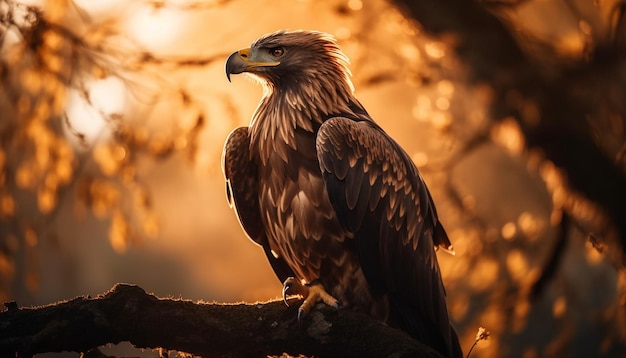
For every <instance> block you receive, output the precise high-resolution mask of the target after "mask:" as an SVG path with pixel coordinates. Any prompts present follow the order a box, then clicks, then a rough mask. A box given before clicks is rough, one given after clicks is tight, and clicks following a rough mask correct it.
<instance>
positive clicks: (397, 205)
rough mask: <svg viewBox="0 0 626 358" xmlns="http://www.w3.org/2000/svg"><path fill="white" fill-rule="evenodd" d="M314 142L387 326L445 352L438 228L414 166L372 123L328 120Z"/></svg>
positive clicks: (447, 337) (335, 203) (448, 339)
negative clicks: (382, 300)
mask: <svg viewBox="0 0 626 358" xmlns="http://www.w3.org/2000/svg"><path fill="white" fill-rule="evenodd" d="M316 146H317V154H318V159H319V163H320V168H321V170H322V173H323V177H324V181H325V183H326V188H327V191H328V193H329V198H330V201H331V204H332V205H333V208H334V209H335V211H336V212H337V216H338V218H339V220H340V222H341V223H342V225H343V226H344V227H345V228H346V229H347V230H349V231H350V232H351V233H352V234H353V236H354V240H355V241H354V242H355V247H356V249H357V253H358V255H359V258H360V261H361V267H362V269H363V272H364V273H365V275H366V278H367V280H368V283H369V284H370V285H371V286H372V289H373V290H375V291H378V292H385V293H388V295H389V298H390V309H391V312H390V319H391V320H392V321H395V322H392V323H395V324H396V325H399V326H402V328H404V329H405V330H407V331H408V332H409V333H411V334H412V335H414V336H417V337H421V338H422V339H423V340H424V341H427V342H428V341H429V342H430V343H431V344H433V345H435V346H439V347H440V348H441V349H443V351H444V352H451V351H452V348H451V344H452V343H451V334H452V333H451V328H450V323H449V318H448V313H447V309H446V303H445V292H444V288H443V284H442V281H441V274H440V272H439V266H438V264H437V257H436V255H435V251H434V245H435V244H440V243H441V242H442V241H444V240H443V239H440V238H438V237H436V236H435V235H441V234H442V233H443V234H444V235H445V231H444V230H443V227H442V226H441V224H440V223H439V221H438V219H437V216H436V212H435V211H434V210H435V209H434V205H433V203H432V200H431V198H430V194H429V193H428V189H427V188H426V186H425V184H424V183H423V181H422V179H421V177H420V176H419V173H418V172H417V168H416V167H415V165H414V164H413V162H412V161H411V160H410V158H409V157H408V155H407V154H406V153H405V152H404V150H402V149H401V148H400V146H399V145H398V144H397V143H396V142H394V141H393V140H392V139H391V138H390V137H389V136H388V135H387V134H386V133H385V132H384V131H383V130H382V129H381V128H380V127H378V126H377V125H376V124H375V123H374V122H373V121H355V120H352V119H349V118H344V117H334V118H331V119H329V120H327V121H326V122H324V124H322V126H321V127H320V129H319V132H318V135H317V143H316ZM445 241H447V237H445ZM448 243H449V241H448ZM433 332H438V334H437V333H433Z"/></svg>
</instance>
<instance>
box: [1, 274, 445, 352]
mask: <svg viewBox="0 0 626 358" xmlns="http://www.w3.org/2000/svg"><path fill="white" fill-rule="evenodd" d="M290 302H291V303H296V301H295V300H291V301H290ZM297 306H298V305H297V304H292V305H291V306H290V307H289V308H287V307H285V305H284V304H283V303H282V302H281V301H271V302H267V303H262V304H261V303H259V304H243V303H241V304H205V303H194V302H191V301H187V300H181V299H159V298H157V297H155V296H153V295H150V294H147V293H146V292H145V291H144V290H143V289H142V288H140V287H138V286H134V285H126V284H117V285H116V286H114V287H113V288H112V289H111V290H110V291H109V292H107V293H106V294H104V295H101V296H98V297H96V298H90V297H77V298H75V299H73V300H70V301H65V302H59V303H55V304H51V305H48V306H44V307H38V308H18V307H17V305H16V304H15V303H12V304H5V307H6V310H5V311H3V312H1V313H0V352H4V353H1V354H0V355H2V356H7V357H8V356H11V357H16V356H18V357H30V356H32V355H33V354H36V353H44V352H61V351H76V352H85V351H88V350H90V349H93V348H96V347H98V346H101V345H104V344H108V343H114V344H115V343H119V342H122V341H129V342H130V343H132V344H133V345H134V346H135V347H137V348H159V347H161V348H165V349H169V350H178V351H184V352H188V353H193V354H196V355H201V356H204V357H214V356H224V355H228V356H235V357H239V356H256V357H261V356H267V355H280V354H282V353H284V352H287V353H290V354H305V355H315V356H317V357H324V356H359V357H368V356H370V357H388V356H393V357H409V356H410V357H440V355H438V354H437V353H436V352H435V351H433V350H432V349H431V348H429V347H427V346H424V345H422V344H420V343H418V342H416V341H415V340H413V339H412V338H410V337H409V336H408V335H406V334H404V333H403V332H400V331H398V330H395V329H393V328H390V327H388V326H386V325H384V324H383V323H381V322H378V321H376V320H374V319H373V318H371V317H369V316H367V315H364V314H360V313H356V312H352V311H350V310H339V311H336V310H334V309H332V308H330V307H327V306H322V305H319V306H318V307H316V308H315V309H314V310H313V312H311V314H310V315H309V316H308V317H307V318H305V320H304V323H303V324H302V326H301V327H299V326H298V323H297V320H296V316H297V313H296V312H297Z"/></svg>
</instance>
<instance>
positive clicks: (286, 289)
mask: <svg viewBox="0 0 626 358" xmlns="http://www.w3.org/2000/svg"><path fill="white" fill-rule="evenodd" d="M290 288H291V284H288V283H287V282H286V281H285V285H284V286H283V302H285V306H287V307H289V302H287V291H289V289H290Z"/></svg>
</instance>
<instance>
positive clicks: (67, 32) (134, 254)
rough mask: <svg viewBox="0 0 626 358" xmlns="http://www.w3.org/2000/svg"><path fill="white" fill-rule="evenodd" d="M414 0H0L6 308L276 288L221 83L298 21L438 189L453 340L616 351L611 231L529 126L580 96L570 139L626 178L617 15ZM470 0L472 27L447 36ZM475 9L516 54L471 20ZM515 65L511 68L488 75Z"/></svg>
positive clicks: (489, 347)
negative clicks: (239, 209)
mask: <svg viewBox="0 0 626 358" xmlns="http://www.w3.org/2000/svg"><path fill="white" fill-rule="evenodd" d="M422 3H423V4H427V5H428V6H426V5H424V7H423V8H420V9H417V10H419V11H418V12H417V14H418V15H417V16H416V12H415V11H416V9H415V8H410V6H408V7H406V6H405V4H403V2H402V1H397V2H395V3H390V2H386V1H378V0H372V1H362V0H347V1H346V0H332V1H312V0H300V1H286V0H285V1H243V0H239V1H238V0H215V1H182V0H181V1H168V0H160V1H151V0H134V1H122V0H80V1H79V0H75V1H71V0H47V1H46V0H41V1H11V0H0V14H1V16H0V46H1V47H0V81H1V83H2V85H1V86H0V298H1V299H2V301H5V302H6V301H10V300H16V301H17V303H18V304H19V305H20V306H31V305H44V304H48V303H52V302H55V301H58V300H66V299H71V298H73V297H75V296H79V295H87V294H89V295H92V296H95V295H98V294H101V293H104V292H106V291H107V290H108V289H110V288H111V287H112V286H113V285H114V284H115V283H118V282H125V283H133V284H137V285H139V286H141V287H142V288H144V289H145V290H146V291H148V292H152V293H154V294H156V295H157V296H161V297H181V298H185V299H191V300H203V301H217V302H239V301H246V302H255V301H265V300H269V299H274V298H276V297H278V296H279V295H280V292H281V284H280V282H278V280H277V279H276V277H275V276H274V274H273V272H272V271H271V268H270V267H269V265H268V263H267V262H266V259H265V257H264V255H263V253H262V251H261V250H260V249H259V248H258V247H257V246H255V245H254V244H253V243H252V242H250V241H249V240H248V239H247V238H246V237H245V235H244V233H243V231H242V229H241V228H240V226H239V224H238V222H237V220H236V217H235V214H234V212H233V211H232V210H231V209H230V208H229V207H228V205H227V202H226V196H225V184H224V180H223V176H222V173H221V168H220V159H221V150H222V145H223V142H224V140H225V138H226V136H227V135H228V133H229V132H230V131H231V130H232V129H234V128H236V127H238V126H244V125H247V124H248V123H249V119H250V117H251V115H252V112H253V111H254V109H255V107H256V104H257V103H258V101H259V99H260V96H261V94H262V90H261V88H260V87H259V86H257V85H256V84H254V83H253V82H252V81H249V80H248V79H247V78H246V77H245V76H235V77H234V78H233V82H232V83H228V81H227V80H226V77H225V75H224V63H225V60H226V58H227V56H228V55H229V54H230V53H232V52H233V51H235V50H238V49H241V48H244V47H248V46H249V45H250V43H251V42H252V41H253V40H254V39H256V38H258V37H259V36H261V35H263V34H265V33H268V32H273V31H275V30H278V29H291V30H295V29H312V30H319V31H324V32H328V33H330V34H332V35H334V36H335V37H336V38H337V40H338V42H339V44H340V46H341V48H342V49H343V50H344V52H345V53H346V54H347V55H348V57H349V58H350V60H351V69H352V73H353V81H354V84H355V87H356V95H357V97H358V98H359V99H360V100H361V102H362V103H363V104H364V105H365V107H366V108H367V109H368V111H369V112H370V114H371V115H372V117H373V118H374V119H375V120H376V121H377V122H378V123H379V124H381V126H382V127H383V128H384V129H385V130H386V131H387V132H388V133H389V134H390V135H391V136H392V137H393V138H395V139H396V140H397V141H398V142H399V143H400V144H401V145H402V146H403V147H404V148H405V149H406V150H407V152H408V153H410V154H411V155H412V158H413V160H414V161H415V163H416V164H417V165H418V167H419V168H420V171H421V172H422V174H423V177H424V179H425V181H426V183H427V184H428V186H429V188H430V189H431V192H432V194H433V197H434V199H435V202H436V204H437V208H438V211H439V214H440V216H441V220H442V222H443V224H444V225H445V227H446V228H447V231H448V233H449V236H450V238H451V240H452V242H453V244H454V247H455V250H456V255H455V256H451V255H448V254H446V253H444V252H439V253H438V257H439V261H440V265H441V269H442V272H443V279H444V284H445V285H446V289H447V293H448V304H449V310H450V313H451V318H452V320H453V322H454V325H455V326H456V327H457V331H458V332H459V336H460V338H461V344H462V347H463V349H464V350H465V351H467V350H468V349H469V347H470V346H471V345H472V343H473V342H474V339H475V334H476V331H477V330H478V327H481V326H482V327H485V328H486V329H487V330H489V331H490V332H491V336H490V339H489V340H487V341H484V342H480V343H479V344H478V346H477V347H476V348H475V349H474V352H473V355H472V356H473V357H496V356H497V357H527V358H531V357H565V356H568V357H590V356H594V357H622V356H624V355H626V350H625V344H624V342H625V339H624V333H625V332H624V327H626V323H625V317H626V316H625V315H624V305H625V304H626V297H625V296H624V282H625V281H624V277H623V274H622V273H621V272H620V268H621V266H622V265H623V264H622V260H621V258H622V251H621V247H620V246H619V245H615V242H618V241H619V237H620V231H619V226H620V222H619V220H618V221H616V220H615V216H611V211H610V208H607V207H603V206H602V203H601V202H600V203H598V202H595V201H594V200H588V198H587V196H586V195H584V194H585V191H584V190H581V187H580V186H577V185H576V183H578V182H576V181H574V184H575V185H569V184H570V183H571V182H572V181H571V180H570V179H572V178H576V176H574V175H573V174H576V172H575V171H574V172H572V171H571V170H570V171H568V169H571V168H572V167H571V166H570V167H568V166H567V165H569V164H568V162H565V163H566V164H567V165H564V168H562V167H561V165H555V164H554V162H553V161H551V160H550V159H551V153H552V152H550V150H549V149H547V150H545V151H544V149H545V148H543V147H542V143H545V142H541V141H533V140H532V138H534V137H531V136H529V135H528V134H529V133H530V134H531V135H532V133H533V132H532V131H529V130H528V129H529V128H537V127H541V126H542V125H543V124H545V123H552V122H550V120H551V119H550V118H554V115H553V113H546V111H545V109H546V108H552V107H550V105H548V104H546V103H552V104H553V103H555V102H554V101H556V99H554V98H556V97H549V96H548V95H552V94H553V92H551V91H548V90H547V89H556V90H558V89H559V87H558V86H562V88H561V89H562V91H561V92H562V93H565V94H570V92H568V90H569V89H571V90H572V91H571V92H572V93H573V94H572V95H571V96H569V97H567V96H566V97H564V98H584V99H585V100H584V101H583V100H581V101H571V102H566V104H567V105H566V106H562V108H563V111H564V113H565V114H567V111H568V110H573V109H572V108H579V107H581V108H583V109H582V110H581V111H577V112H576V115H578V116H580V117H581V118H583V120H582V122H580V123H582V124H580V125H579V126H578V127H577V128H581V129H580V131H579V132H576V133H583V137H584V138H587V137H588V138H590V140H589V142H590V143H592V144H593V143H595V144H594V146H595V147H597V148H600V149H599V152H600V153H602V154H603V155H604V158H608V160H609V162H611V163H614V165H615V168H617V170H618V172H619V173H621V175H622V178H623V173H624V162H623V161H624V158H623V153H624V143H625V141H624V138H625V136H624V108H623V104H624V103H626V100H624V101H622V100H623V99H625V98H624V97H625V96H624V94H625V93H626V88H624V87H625V85H624V84H625V83H626V81H624V78H623V77H624V76H625V75H624V73H625V72H626V71H624V63H626V62H624V61H621V62H618V61H617V60H615V61H614V59H620V58H621V57H620V53H618V52H619V51H618V52H615V53H614V52H611V51H612V49H614V48H623V46H622V45H623V42H622V43H620V41H621V40H620V39H626V37H621V36H624V35H621V34H620V33H623V32H624V31H625V29H626V26H624V24H623V23H622V13H623V9H625V8H626V5H625V4H624V3H622V2H621V1H618V0H612V1H607V0H598V1H594V2H591V1H588V0H553V1H545V0H527V1H522V0H519V1H515V0H511V1H495V0H494V1H488V0H483V1H477V2H467V4H465V5H462V4H460V3H461V2H457V1H440V2H429V1H424V2H422ZM457 3H458V4H457ZM463 3H465V2H463ZM433 4H434V5H433ZM437 4H441V5H437ZM409 5H410V4H409ZM430 5H432V6H430ZM463 6H467V7H468V9H467V16H466V17H463V18H465V19H467V21H460V22H456V23H453V24H447V23H446V21H448V20H450V21H454V17H449V16H448V14H447V13H446V11H450V9H454V13H457V14H458V13H461V14H462V13H464V11H465V10H464V8H463ZM416 7H419V6H416ZM483 13H484V14H487V15H485V16H490V17H489V19H493V20H494V21H496V22H495V23H496V25H495V26H494V27H493V29H498V28H500V30H501V32H502V33H503V34H507V36H508V37H506V36H505V38H506V39H509V40H510V43H512V44H513V45H515V46H517V47H516V48H517V49H519V53H517V52H515V50H511V49H510V48H507V47H502V46H500V41H502V40H501V38H499V37H498V36H499V34H500V32H485V29H489V28H488V27H487V25H491V22H488V21H480V18H477V21H476V22H474V23H473V22H472V20H473V19H474V18H473V17H472V16H474V15H476V14H483ZM422 16H423V17H422ZM461 17H462V16H461ZM424 19H427V20H424ZM446 26H448V27H446ZM474 26H475V27H474ZM473 39H479V40H480V41H478V40H477V41H472V40H473ZM490 42H491V43H490ZM485 45H486V47H481V46H485ZM481 50H485V51H484V52H482V53H483V54H486V55H485V57H484V58H482V59H481V58H478V59H477V57H476V56H474V54H475V53H476V52H480V51H481ZM600 50H602V51H600ZM492 54H493V55H492ZM507 56H509V57H510V58H514V59H515V60H516V61H517V60H519V61H520V63H521V62H523V63H524V64H525V65H524V66H525V67H524V66H521V67H514V68H513V67H512V68H506V67H497V66H498V62H497V60H498V59H500V58H507ZM522 60H523V61H522ZM491 61H493V62H491ZM516 61H514V62H516ZM510 62H511V61H509V62H507V63H510ZM516 63H517V62H516ZM616 63H617V65H616ZM520 68H523V69H526V70H528V69H532V71H528V72H524V71H518V70H519V69H520ZM589 68H592V69H598V70H601V71H603V72H601V74H602V75H601V76H600V75H598V76H595V75H594V72H592V71H587V72H584V71H583V70H582V69H589ZM565 78H566V79H568V81H564V80H563V79H565ZM538 79H541V80H545V81H546V82H545V83H544V82H540V81H539V80H538ZM531 81H533V82H532V83H531ZM529 83H531V84H530V85H529ZM537 83H539V84H537ZM518 85H519V86H518ZM515 86H517V88H516V87H515ZM533 86H536V87H533ZM503 88H504V89H506V90H503ZM534 88H539V89H540V91H536V90H535V89H534ZM543 89H546V93H547V94H546V96H547V97H545V96H543V92H541V90H543ZM598 89H602V90H598ZM604 90H606V92H603V91H604ZM561 92H560V93H561ZM529 93H530V94H533V93H540V94H539V95H537V97H533V96H532V95H529ZM576 96H579V97H576ZM562 99H563V98H561V97H558V100H562ZM553 100H554V101H553ZM581 103H582V104H583V105H581ZM577 106H578V107H577ZM503 107H508V109H509V110H506V108H505V109H503ZM511 108H513V109H514V110H511ZM551 114H552V117H551ZM576 118H577V117H576ZM576 118H574V117H571V118H570V117H567V118H566V119H565V120H564V121H563V122H562V123H565V124H561V125H565V126H567V125H569V124H570V123H578V122H576ZM585 136H586V137H585ZM567 138H572V137H567ZM558 140H559V138H554V141H558ZM547 142H548V143H551V142H552V140H548V141H547ZM595 147H594V148H595ZM577 148H578V147H570V148H569V149H570V151H569V152H570V153H571V156H573V159H572V162H574V163H581V162H582V161H583V160H584V158H583V159H580V160H578V159H577V158H576V153H577ZM578 149H579V148H578ZM565 153H566V154H568V151H565ZM560 163H563V162H560ZM560 163H558V164H560ZM574 168H576V167H575V166H574ZM588 174H589V176H590V177H593V178H596V179H597V178H598V177H599V180H600V181H599V182H594V185H598V186H600V187H602V186H607V187H611V185H613V184H614V183H612V181H611V180H612V179H611V178H610V177H606V176H603V173H598V172H592V171H591V170H590V172H589V173H588ZM578 175H580V173H578ZM583 177H584V175H583ZM603 179H606V181H604V182H603ZM576 189H578V190H576ZM619 193H620V192H616V193H615V195H618V197H617V199H618V201H621V202H625V201H626V197H621V198H620V197H619V195H620V194H619ZM607 213H608V214H607ZM611 219H613V220H611ZM623 219H626V218H623ZM616 227H618V228H616ZM621 234H623V232H622V233H621ZM603 252H604V253H609V254H610V255H605V254H603ZM155 354H156V353H155Z"/></svg>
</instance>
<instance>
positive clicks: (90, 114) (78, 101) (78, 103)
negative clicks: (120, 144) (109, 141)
mask: <svg viewBox="0 0 626 358" xmlns="http://www.w3.org/2000/svg"><path fill="white" fill-rule="evenodd" d="M127 95H128V93H127V90H126V86H125V85H124V82H122V80H120V79H118V78H116V77H107V78H104V79H102V80H93V81H85V88H84V90H76V89H72V90H70V92H69V98H68V104H67V111H66V114H67V120H68V124H69V128H66V130H67V133H68V136H69V137H70V139H71V141H72V143H73V144H75V145H76V146H78V147H81V146H84V145H87V146H90V145H92V144H93V143H95V142H97V141H98V140H103V139H106V138H108V136H109V135H110V128H109V126H108V125H109V123H108V121H109V120H111V119H113V118H119V117H120V116H121V115H122V114H123V112H124V110H125V106H126V98H127Z"/></svg>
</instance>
